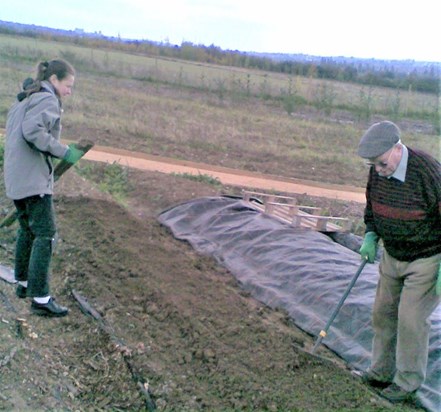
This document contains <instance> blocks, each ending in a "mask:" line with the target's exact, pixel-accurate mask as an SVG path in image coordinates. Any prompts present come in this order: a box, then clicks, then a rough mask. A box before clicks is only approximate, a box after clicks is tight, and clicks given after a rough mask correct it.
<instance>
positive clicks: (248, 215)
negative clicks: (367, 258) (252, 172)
mask: <svg viewBox="0 0 441 412" xmlns="http://www.w3.org/2000/svg"><path fill="white" fill-rule="evenodd" d="M158 220H159V221H160V222H161V223H162V224H163V225H165V226H167V227H168V228H169V229H170V230H171V231H172V233H173V235H174V236H175V237H176V238H178V239H182V240H186V241H188V242H189V243H190V244H191V245H192V246H193V247H194V248H195V249H196V250H197V251H198V252H200V253H203V254H207V255H211V256H213V257H214V258H215V259H216V260H217V261H218V262H220V263H221V264H222V265H224V266H225V267H226V268H228V270H230V272H231V273H232V274H233V275H234V276H235V277H236V278H237V280H238V281H239V282H240V284H241V286H242V287H243V289H245V290H246V291H248V292H250V293H251V294H252V296H253V297H254V298H256V299H257V300H259V301H261V302H263V303H265V304H266V305H268V306H269V307H271V308H279V309H283V310H285V311H286V312H287V313H288V314H289V316H290V317H291V318H292V320H293V322H294V323H295V324H296V325H297V326H299V327H300V328H301V329H303V330H304V331H306V332H308V333H310V334H311V335H317V333H318V332H319V331H320V330H321V329H323V327H324V325H325V324H326V321H327V320H328V319H329V317H330V314H331V313H332V312H333V310H334V309H335V307H336V305H337V304H338V302H339V301H340V299H341V297H342V295H343V293H344V292H345V290H346V288H347V286H348V284H349V283H350V281H351V279H352V278H353V276H354V274H355V273H356V271H357V269H358V267H359V266H360V255H359V254H358V253H357V252H355V251H354V250H351V249H350V248H348V247H346V246H343V245H342V244H341V243H337V242H335V241H334V240H333V239H331V238H330V237H329V236H327V235H326V234H323V233H320V232H316V231H312V230H307V229H302V228H294V227H291V226H290V225H288V224H285V223H283V222H280V221H278V220H276V219H275V218H272V217H269V216H267V215H265V214H263V213H260V212H258V211H256V210H255V209H253V208H252V207H250V206H249V204H247V203H246V202H244V201H243V200H242V199H238V198H231V197H209V198H201V199H196V200H192V201H189V202H185V203H182V204H179V205H177V206H175V207H172V208H170V209H168V210H166V211H164V212H162V213H161V214H160V215H159V217H158ZM377 279H378V263H374V264H371V265H366V266H365V268H364V270H363V272H362V273H361V275H360V277H359V278H358V280H357V282H356V284H355V286H354V287H353V289H352V290H351V293H350V294H349V296H348V298H347V299H346V301H345V303H344V305H343V307H342V308H341V310H340V312H339V313H338V315H337V317H336V319H335V321H334V322H333V324H332V326H331V328H330V330H329V333H328V335H327V336H326V339H324V341H323V344H325V345H326V346H327V347H328V348H329V349H331V350H332V351H334V352H335V353H336V354H338V355H339V356H340V357H341V358H342V359H344V360H345V361H346V362H347V364H348V366H349V367H351V368H353V369H357V370H361V371H363V370H366V369H367V367H368V366H369V362H370V352H371V341H372V335H373V332H372V327H371V313H372V306H373V301H374V295H375V288H376V284H377ZM431 322H432V329H431V335H430V349H429V363H428V369H427V378H426V381H425V383H424V385H423V386H422V388H421V389H420V390H419V391H418V393H417V396H418V400H419V401H420V402H421V404H422V405H423V406H424V407H425V408H427V409H428V410H430V411H439V410H441V379H440V371H441V307H438V308H437V310H436V311H435V312H434V313H433V314H432V316H431Z"/></svg>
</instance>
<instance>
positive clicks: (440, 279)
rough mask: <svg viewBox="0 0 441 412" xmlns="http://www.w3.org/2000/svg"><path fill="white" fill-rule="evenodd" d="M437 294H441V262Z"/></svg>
mask: <svg viewBox="0 0 441 412" xmlns="http://www.w3.org/2000/svg"><path fill="white" fill-rule="evenodd" d="M436 294H437V295H438V296H441V263H440V264H439V269H438V279H437V281H436Z"/></svg>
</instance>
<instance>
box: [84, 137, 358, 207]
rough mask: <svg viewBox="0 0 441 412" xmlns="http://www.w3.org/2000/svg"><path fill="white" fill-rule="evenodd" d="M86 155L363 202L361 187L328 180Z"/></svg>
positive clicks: (102, 151)
mask: <svg viewBox="0 0 441 412" xmlns="http://www.w3.org/2000/svg"><path fill="white" fill-rule="evenodd" d="M85 159H88V160H93V161H98V162H109V163H113V162H117V163H119V164H121V165H124V166H128V167H131V168H135V169H140V170H148V171H157V172H162V173H168V174H171V173H177V174H178V173H179V174H183V173H188V174H194V175H198V174H201V175H210V176H212V177H214V178H217V179H219V181H220V182H221V183H222V184H224V185H232V186H242V187H248V188H253V189H256V190H259V189H260V190H274V191H276V192H283V193H297V194H307V195H310V196H321V197H327V198H331V199H338V200H347V201H354V202H358V203H364V202H365V195H364V188H358V187H354V186H341V185H330V184H327V185H324V184H320V183H316V182H312V181H306V180H298V179H289V178H286V177H281V176H272V175H263V174H260V173H253V172H248V171H243V170H235V169H230V168H226V167H219V166H212V165H208V164H204V163H194V162H189V161H185V160H176V159H171V158H167V157H160V156H152V155H147V154H143V153H138V152H131V151H127V150H121V149H114V148H110V147H104V146H95V148H94V149H93V150H91V151H90V152H89V153H87V154H86V156H85Z"/></svg>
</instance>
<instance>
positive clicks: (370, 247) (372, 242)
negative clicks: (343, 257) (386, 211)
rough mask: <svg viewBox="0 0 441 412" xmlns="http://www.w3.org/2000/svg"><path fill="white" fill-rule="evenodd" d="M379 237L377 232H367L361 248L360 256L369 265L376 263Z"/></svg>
mask: <svg viewBox="0 0 441 412" xmlns="http://www.w3.org/2000/svg"><path fill="white" fill-rule="evenodd" d="M377 243H378V235H377V234H376V233H375V232H367V233H366V234H365V236H364V240H363V244H362V245H361V248H360V255H361V257H362V258H363V259H366V260H367V261H368V262H369V263H374V261H375V256H376V254H377Z"/></svg>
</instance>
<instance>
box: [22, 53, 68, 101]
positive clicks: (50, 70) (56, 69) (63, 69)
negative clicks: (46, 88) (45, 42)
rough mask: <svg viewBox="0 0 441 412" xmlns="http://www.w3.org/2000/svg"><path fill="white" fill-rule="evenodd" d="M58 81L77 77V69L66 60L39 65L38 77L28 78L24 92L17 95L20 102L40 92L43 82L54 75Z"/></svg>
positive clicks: (24, 83) (24, 84)
mask: <svg viewBox="0 0 441 412" xmlns="http://www.w3.org/2000/svg"><path fill="white" fill-rule="evenodd" d="M54 74H55V76H57V79H58V80H63V79H65V78H66V77H67V76H68V75H72V76H75V69H74V68H73V67H72V65H71V64H70V63H68V62H67V61H65V60H61V59H56V60H50V61H44V62H40V63H38V66H37V77H36V78H35V80H33V79H31V78H28V79H26V80H25V81H24V82H23V91H22V92H21V93H19V94H18V95H17V99H18V100H20V101H21V100H23V99H25V98H26V97H28V96H29V95H31V94H32V93H35V92H39V91H40V89H41V82H42V81H44V80H49V78H50V77H51V76H52V75H54Z"/></svg>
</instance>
